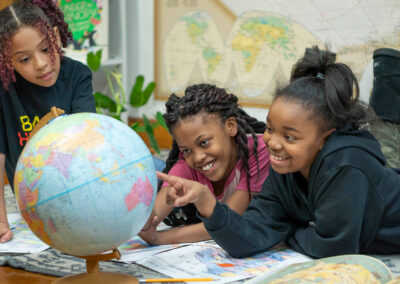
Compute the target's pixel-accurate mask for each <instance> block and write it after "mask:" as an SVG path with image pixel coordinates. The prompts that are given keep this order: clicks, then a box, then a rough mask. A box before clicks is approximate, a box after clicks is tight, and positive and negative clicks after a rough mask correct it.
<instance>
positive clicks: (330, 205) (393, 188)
mask: <svg viewBox="0 0 400 284" xmlns="http://www.w3.org/2000/svg"><path fill="white" fill-rule="evenodd" d="M385 163H386V161H385V158H384V156H383V154H382V152H381V150H380V146H379V143H378V142H377V141H376V139H375V138H374V137H373V135H372V134H370V133H369V132H368V131H365V130H355V129H352V128H351V127H346V128H343V129H340V130H337V131H335V132H334V133H332V135H331V136H330V137H329V138H328V140H327V142H326V144H325V145H324V147H323V148H322V149H321V151H320V152H319V153H318V154H317V156H316V158H315V161H314V163H313V165H312V166H311V169H310V175H309V179H308V180H306V179H305V178H304V177H303V176H302V175H301V173H300V172H294V173H289V174H278V173H277V172H275V171H274V170H273V169H272V167H271V168H270V173H269V177H268V178H267V179H266V180H265V182H264V185H263V188H262V190H261V192H260V193H259V194H257V195H255V196H254V199H253V200H252V201H251V202H250V204H249V206H248V208H247V210H246V212H245V213H244V214H243V215H242V216H240V215H239V214H237V213H236V212H234V211H233V210H231V209H230V208H229V207H228V206H227V205H224V204H221V203H219V202H217V203H216V207H215V209H214V212H213V214H212V215H211V216H210V218H201V219H202V220H203V222H204V225H205V227H206V228H207V231H208V233H209V234H210V235H211V237H212V238H213V239H214V240H215V241H216V242H217V243H218V244H219V245H220V246H221V247H222V248H224V249H225V250H226V251H227V252H228V253H229V254H231V255H232V256H234V257H246V256H250V255H254V254H256V253H260V252H263V251H266V250H268V249H270V248H271V247H273V246H274V245H276V244H278V243H279V242H281V241H286V242H287V243H288V244H289V245H290V246H291V247H292V248H293V249H295V250H296V251H298V252H300V253H304V254H307V255H310V256H312V257H318V258H322V257H328V256H334V255H340V254H358V253H365V254H367V253H371V254H372V253H373V254H392V253H400V170H399V169H391V168H388V167H385ZM200 217H201V216H200Z"/></svg>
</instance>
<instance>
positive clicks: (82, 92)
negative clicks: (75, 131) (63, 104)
mask: <svg viewBox="0 0 400 284" xmlns="http://www.w3.org/2000/svg"><path fill="white" fill-rule="evenodd" d="M80 69H81V70H80V72H78V74H79V75H78V78H77V80H76V81H75V88H74V93H73V99H72V107H71V109H72V111H71V113H77V112H96V105H95V101H94V96H93V86H92V72H91V71H90V69H89V68H88V67H87V66H86V65H83V64H81V65H80Z"/></svg>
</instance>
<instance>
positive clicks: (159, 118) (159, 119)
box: [156, 111, 169, 131]
mask: <svg viewBox="0 0 400 284" xmlns="http://www.w3.org/2000/svg"><path fill="white" fill-rule="evenodd" d="M156 119H157V122H158V124H159V125H161V126H162V127H164V128H165V129H166V130H167V131H169V129H168V126H167V124H166V123H165V120H164V116H163V115H162V113H161V112H159V111H157V113H156Z"/></svg>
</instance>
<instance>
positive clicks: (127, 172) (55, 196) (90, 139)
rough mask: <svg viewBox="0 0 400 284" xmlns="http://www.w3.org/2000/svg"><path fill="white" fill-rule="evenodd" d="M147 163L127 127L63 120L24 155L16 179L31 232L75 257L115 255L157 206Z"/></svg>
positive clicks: (89, 116)
mask: <svg viewBox="0 0 400 284" xmlns="http://www.w3.org/2000/svg"><path fill="white" fill-rule="evenodd" d="M156 185H157V177H156V174H155V167H154V162H153V158H152V155H151V153H150V151H149V150H148V148H147V146H146V145H145V144H144V142H143V141H142V140H141V138H140V137H139V136H138V135H137V134H136V133H135V132H134V131H133V130H132V129H131V128H129V127H128V126H127V125H126V124H124V123H122V122H120V121H118V120H116V119H114V118H111V117H109V116H106V115H101V114H95V113H77V114H72V115H67V116H60V117H57V118H55V119H53V120H52V121H51V122H50V123H48V124H47V125H45V126H44V127H42V128H41V129H40V130H39V131H38V132H37V133H36V134H35V135H34V136H33V137H31V138H30V140H29V141H28V143H27V144H26V146H25V148H24V149H23V151H22V153H21V155H20V157H19V160H18V163H17V166H16V172H15V176H14V188H15V193H16V199H17V202H18V207H19V209H20V211H21V214H22V216H23V218H24V219H25V221H26V223H27V224H28V226H29V228H30V229H31V230H32V232H33V233H34V234H35V235H36V236H37V237H38V238H40V239H41V240H42V241H44V242H45V243H47V244H48V245H50V246H51V247H53V248H55V249H58V250H60V251H62V252H64V253H68V254H72V255H76V256H89V255H94V254H98V253H101V252H104V251H108V250H112V249H115V248H117V247H118V246H119V245H121V244H122V243H124V242H126V241H127V240H129V239H131V238H132V237H134V236H135V235H136V234H137V233H138V232H139V231H140V230H141V228H142V227H143V225H144V224H145V222H146V220H147V218H148V217H149V215H150V213H151V210H152V208H153V205H154V201H155V195H156Z"/></svg>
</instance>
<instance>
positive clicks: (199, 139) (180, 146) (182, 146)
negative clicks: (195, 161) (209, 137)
mask: <svg viewBox="0 0 400 284" xmlns="http://www.w3.org/2000/svg"><path fill="white" fill-rule="evenodd" d="M203 136H204V134H200V135H199V136H198V137H197V138H196V140H194V142H195V143H198V142H199V141H201V139H203ZM176 144H177V145H178V148H187V147H186V146H184V145H179V144H178V143H176Z"/></svg>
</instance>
